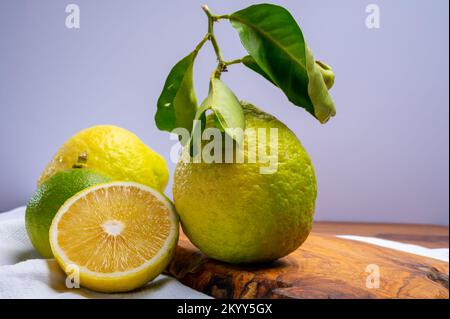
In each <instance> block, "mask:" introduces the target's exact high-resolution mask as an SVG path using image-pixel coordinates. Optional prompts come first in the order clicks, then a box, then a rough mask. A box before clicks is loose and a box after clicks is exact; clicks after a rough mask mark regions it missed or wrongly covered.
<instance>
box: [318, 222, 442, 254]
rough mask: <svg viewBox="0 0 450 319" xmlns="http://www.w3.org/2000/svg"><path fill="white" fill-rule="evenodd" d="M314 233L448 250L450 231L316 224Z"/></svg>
mask: <svg viewBox="0 0 450 319" xmlns="http://www.w3.org/2000/svg"><path fill="white" fill-rule="evenodd" d="M313 232H314V233H316V234H328V235H359V236H370V237H378V238H382V239H389V240H394V241H399V242H403V243H408V244H415V245H419V246H424V247H428V248H448V246H449V245H448V241H449V229H448V227H444V226H438V225H416V224H381V223H376V224H375V223H373V224H372V223H343V222H315V223H314V225H313Z"/></svg>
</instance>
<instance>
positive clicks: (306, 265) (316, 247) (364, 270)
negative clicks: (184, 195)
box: [166, 233, 449, 299]
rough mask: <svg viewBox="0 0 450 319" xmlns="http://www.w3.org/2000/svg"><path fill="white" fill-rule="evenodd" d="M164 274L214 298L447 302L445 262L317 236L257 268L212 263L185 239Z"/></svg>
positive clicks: (181, 239) (212, 261)
mask: <svg viewBox="0 0 450 319" xmlns="http://www.w3.org/2000/svg"><path fill="white" fill-rule="evenodd" d="M166 272H167V273H168V274H170V275H171V276H173V277H175V278H177V279H178V280H179V281H180V282H182V283H183V284H185V285H187V286H189V287H192V288H194V289H196V290H198V291H201V292H203V293H206V294H208V295H210V296H212V297H215V298H271V299H272V298H273V299H278V298H449V293H448V263H446V262H442V261H439V260H435V259H431V258H426V257H421V256H418V255H413V254H409V253H404V252H400V251H396V250H392V249H388V248H383V247H379V246H375V245H371V244H366V243H361V242H357V241H352V240H346V239H340V238H337V237H334V236H332V235H327V234H317V233H312V234H311V235H310V236H309V237H308V239H307V240H306V242H305V243H304V244H303V245H302V246H301V247H300V248H299V249H297V250H296V251H294V252H293V253H291V254H290V255H289V256H287V257H284V258H282V259H280V260H277V261H275V262H273V263H270V264H265V265H253V266H234V265H229V264H226V263H222V262H219V261H215V260H211V259H209V258H208V257H206V256H205V255H204V254H202V253H201V252H200V251H199V250H198V249H197V248H196V247H194V246H193V245H192V244H191V243H190V242H189V240H188V239H187V238H186V236H185V235H184V234H182V233H181V234H180V241H179V244H178V247H177V250H176V253H175V257H174V260H173V261H172V263H171V264H170V265H169V266H168V267H167V269H166ZM377 273H378V274H379V276H378V277H377ZM376 278H379V281H378V282H377V280H376ZM377 283H379V285H377ZM377 286H378V288H376V287H377Z"/></svg>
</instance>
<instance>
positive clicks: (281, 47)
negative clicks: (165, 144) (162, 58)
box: [155, 4, 336, 132]
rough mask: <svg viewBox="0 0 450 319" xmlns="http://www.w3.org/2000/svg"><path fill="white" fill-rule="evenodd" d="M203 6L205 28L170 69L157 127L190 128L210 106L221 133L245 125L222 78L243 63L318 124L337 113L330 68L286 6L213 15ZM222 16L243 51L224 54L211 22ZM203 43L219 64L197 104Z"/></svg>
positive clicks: (258, 7)
mask: <svg viewBox="0 0 450 319" xmlns="http://www.w3.org/2000/svg"><path fill="white" fill-rule="evenodd" d="M202 9H203V11H204V13H205V14H206V16H207V18H208V32H207V34H206V35H205V36H204V37H203V38H202V40H201V41H200V42H199V43H198V44H197V46H196V47H195V49H194V51H192V52H191V53H190V54H189V55H188V56H186V57H185V58H184V59H182V60H181V61H180V62H178V63H177V64H176V65H175V66H174V67H173V69H172V70H171V72H170V73H169V76H168V77H167V79H166V83H165V85H164V89H163V91H162V93H161V96H160V98H159V99H158V110H157V113H156V115H155V121H156V125H157V126H158V128H159V129H161V130H166V131H172V130H173V129H175V128H179V127H182V128H185V129H187V130H189V132H191V131H192V130H193V125H192V122H193V120H194V119H201V118H204V116H205V112H206V111H207V110H213V111H214V113H215V115H216V117H217V118H218V119H219V121H218V122H219V124H220V125H221V126H222V127H221V128H222V129H223V130H224V131H225V132H227V131H228V129H232V128H243V125H244V121H243V112H242V108H241V107H240V104H239V102H238V99H237V98H236V97H235V95H234V93H233V92H232V91H231V90H230V89H229V88H228V87H227V86H226V85H225V84H224V83H223V82H222V81H221V80H220V77H221V74H222V72H226V71H228V66H230V65H234V64H243V65H245V66H246V67H247V68H249V69H251V70H253V71H255V72H256V73H258V74H260V75H261V76H262V77H263V78H265V79H266V80H268V81H269V82H270V83H272V84H273V85H275V86H277V87H278V88H279V89H281V90H282V91H283V92H284V94H285V95H286V97H287V98H288V99H289V101H291V102H292V103H293V104H295V105H297V106H300V107H302V108H304V109H305V110H307V111H308V112H309V113H311V115H313V116H314V117H315V118H316V119H317V120H319V121H320V122H321V123H325V122H327V121H328V120H329V119H330V118H331V117H333V116H334V115H335V113H336V111H335V108H334V103H333V101H332V99H331V97H330V95H329V92H328V91H329V89H330V88H331V87H332V86H333V84H334V73H333V71H332V69H331V67H330V66H328V65H327V64H325V63H323V62H319V61H315V60H314V57H313V55H312V52H311V50H310V49H309V47H308V46H307V45H306V42H305V40H304V37H303V33H302V31H301V29H300V27H299V26H298V24H297V22H296V21H295V20H294V18H293V17H292V15H291V14H290V13H289V12H288V11H287V10H286V9H284V8H283V7H280V6H276V5H271V4H258V5H253V6H250V7H248V8H246V9H243V10H240V11H237V12H235V13H232V14H225V15H214V14H213V13H212V12H211V10H210V9H209V8H208V6H207V5H204V6H202ZM220 20H227V21H229V22H230V23H231V25H232V26H233V27H234V29H236V31H237V32H238V35H239V37H240V39H241V43H242V45H243V46H244V48H245V49H246V50H247V52H248V55H247V56H245V57H243V58H240V59H234V60H230V61H227V60H225V59H224V57H223V55H222V52H221V49H220V46H219V43H218V41H217V38H216V35H215V34H214V24H215V23H216V22H218V21H220ZM206 42H211V45H212V47H213V49H214V53H215V55H216V57H217V62H218V64H217V67H216V69H215V70H214V71H213V73H212V76H211V81H210V90H209V94H208V96H207V97H206V99H205V100H204V101H203V102H202V103H201V105H200V107H198V106H197V100H196V97H195V93H194V87H193V66H194V62H195V59H196V57H197V55H198V52H199V51H200V50H201V49H202V48H203V46H204V44H205V43H206Z"/></svg>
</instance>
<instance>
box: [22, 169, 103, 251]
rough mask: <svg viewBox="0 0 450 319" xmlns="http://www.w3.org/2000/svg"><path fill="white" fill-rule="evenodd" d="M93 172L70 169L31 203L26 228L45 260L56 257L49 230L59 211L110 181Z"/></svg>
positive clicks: (45, 186)
mask: <svg viewBox="0 0 450 319" xmlns="http://www.w3.org/2000/svg"><path fill="white" fill-rule="evenodd" d="M110 180H111V179H110V178H109V177H106V176H103V175H101V174H99V173H97V172H95V171H92V170H89V169H70V170H66V171H61V172H58V173H56V174H54V175H52V176H51V177H50V178H48V179H47V180H46V181H45V182H44V183H42V185H40V186H39V187H38V189H37V190H36V192H35V193H34V195H33V197H32V198H31V200H30V201H29V203H28V206H27V209H26V214H25V225H26V228H27V232H28V236H29V238H30V240H31V243H32V244H33V246H34V247H35V248H36V250H37V251H38V252H39V253H40V254H41V255H42V257H44V258H52V257H53V253H52V250H51V248H50V242H49V229H50V225H51V224H52V220H53V217H54V216H55V214H56V213H57V212H58V210H59V208H60V207H61V206H62V205H63V204H64V203H65V202H66V200H68V199H69V198H70V197H72V196H73V195H75V194H77V193H78V192H80V191H82V190H83V189H85V188H87V187H90V186H93V185H96V184H100V183H105V182H108V181H110Z"/></svg>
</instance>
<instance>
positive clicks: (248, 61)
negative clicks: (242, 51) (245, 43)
mask: <svg viewBox="0 0 450 319" xmlns="http://www.w3.org/2000/svg"><path fill="white" fill-rule="evenodd" d="M242 63H243V64H244V65H245V66H246V67H248V68H249V69H251V70H253V71H255V72H256V73H259V74H260V75H262V76H263V77H264V78H266V80H267V81H269V82H271V83H272V84H273V85H275V86H278V85H277V84H276V83H275V82H274V81H273V80H272V79H271V78H270V76H269V75H268V74H267V73H266V72H264V70H263V69H261V67H260V66H259V65H258V63H256V61H255V59H253V58H252V56H251V55H247V56H245V57H244V58H243V59H242Z"/></svg>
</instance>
